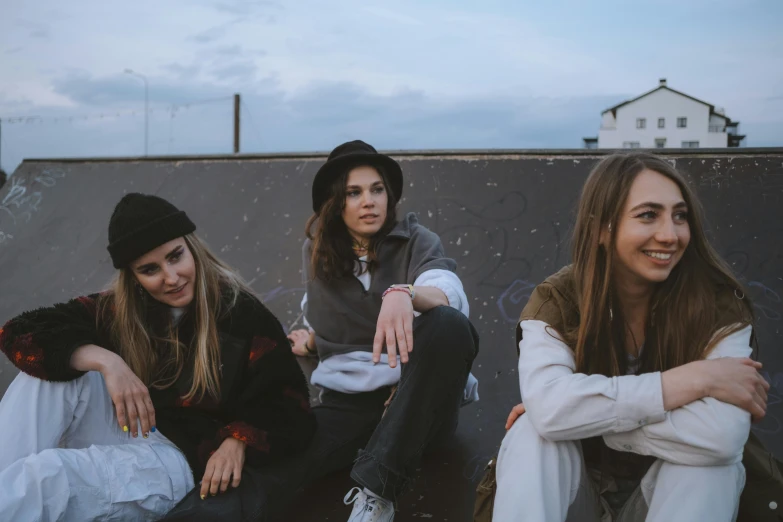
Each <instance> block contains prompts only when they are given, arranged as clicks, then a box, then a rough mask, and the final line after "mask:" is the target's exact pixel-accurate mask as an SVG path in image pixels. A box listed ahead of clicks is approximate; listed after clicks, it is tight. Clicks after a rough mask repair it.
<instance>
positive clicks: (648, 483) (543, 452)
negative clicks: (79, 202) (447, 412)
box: [492, 415, 745, 522]
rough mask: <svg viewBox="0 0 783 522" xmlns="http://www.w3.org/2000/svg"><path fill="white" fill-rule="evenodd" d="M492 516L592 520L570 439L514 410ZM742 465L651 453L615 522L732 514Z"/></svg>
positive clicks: (717, 521) (596, 501) (712, 520)
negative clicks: (545, 432)
mask: <svg viewBox="0 0 783 522" xmlns="http://www.w3.org/2000/svg"><path fill="white" fill-rule="evenodd" d="M496 478H497V494H496V497H495V508H494V512H493V517H492V519H493V520H495V521H497V522H521V521H535V522H541V521H547V522H563V521H567V522H597V521H599V520H600V521H602V522H603V521H606V520H611V515H604V517H603V518H602V513H605V511H604V510H603V509H602V507H601V501H600V498H599V496H598V493H597V490H596V487H595V486H594V485H593V483H592V482H591V480H590V479H589V477H588V474H587V471H586V469H585V465H584V459H583V457H582V446H581V444H580V443H579V442H578V441H563V442H550V441H548V440H546V439H544V438H542V437H541V436H540V435H539V434H538V432H537V431H536V430H535V428H534V427H533V425H532V424H531V423H530V418H529V417H528V416H527V415H522V416H521V417H520V418H518V419H517V421H516V422H515V423H514V425H513V426H512V427H511V429H510V430H509V431H508V433H507V434H506V437H505V438H504V439H503V444H502V445H501V446H500V454H499V455H498V461H497V468H496ZM744 485H745V468H744V467H743V466H742V464H741V463H737V464H732V465H730V466H712V467H698V466H682V465H678V464H672V463H670V462H665V461H662V460H657V461H655V463H654V464H653V465H652V467H651V468H650V470H649V471H648V472H647V474H646V475H645V476H644V478H643V479H642V482H641V485H640V486H639V488H638V489H637V490H636V491H635V492H634V493H633V494H632V495H631V498H630V499H629V500H628V501H627V502H626V504H625V505H624V506H623V508H622V510H621V511H620V512H619V513H618V514H617V517H616V519H615V520H616V521H617V522H642V521H644V520H647V521H652V522H680V521H682V522H699V521H705V522H706V521H709V522H722V521H727V522H728V521H733V520H735V519H736V517H737V510H738V508H739V497H740V494H741V493H742V488H743V487H744Z"/></svg>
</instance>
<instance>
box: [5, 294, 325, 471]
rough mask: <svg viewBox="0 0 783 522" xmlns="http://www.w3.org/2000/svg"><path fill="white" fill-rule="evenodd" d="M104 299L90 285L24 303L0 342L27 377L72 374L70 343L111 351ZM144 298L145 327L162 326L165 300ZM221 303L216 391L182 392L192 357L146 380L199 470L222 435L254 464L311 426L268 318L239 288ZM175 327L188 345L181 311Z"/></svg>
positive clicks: (285, 449) (161, 418)
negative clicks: (75, 293)
mask: <svg viewBox="0 0 783 522" xmlns="http://www.w3.org/2000/svg"><path fill="white" fill-rule="evenodd" d="M104 299H109V300H110V299H111V296H110V295H109V294H93V295H89V296H84V297H78V298H76V299H73V300H71V301H69V302H67V303H61V304H57V305H54V306H52V307H48V308H39V309H36V310H32V311H29V312H25V313H23V314H21V315H19V316H17V317H15V318H13V319H11V320H10V321H8V322H7V323H6V324H5V325H4V326H3V328H2V329H0V350H2V351H3V353H5V355H6V356H7V357H8V359H9V360H10V361H11V362H12V363H13V364H14V365H15V366H16V367H17V368H19V369H20V370H21V371H23V372H25V373H27V374H29V375H31V376H33V377H37V378H39V379H44V380H48V381H69V380H72V379H75V378H78V377H80V376H81V375H82V374H83V372H79V371H76V370H74V369H73V368H72V367H71V365H70V359H71V356H72V355H73V352H74V351H75V350H76V348H78V347H80V346H83V345H85V344H95V345H98V346H101V347H104V348H106V349H108V350H111V351H113V352H115V353H116V352H118V350H117V349H116V347H115V346H113V345H112V342H111V339H110V336H109V331H110V327H111V320H112V318H113V317H112V314H111V312H99V310H104V311H105V310H111V306H110V302H109V306H108V307H104V306H99V301H100V300H104ZM147 302H148V306H147V310H146V312H147V313H146V320H147V323H148V325H149V327H150V328H151V329H152V331H161V330H156V329H161V328H166V327H167V325H168V324H169V321H170V320H171V315H172V314H171V309H170V308H168V307H166V306H164V305H162V304H160V303H158V302H157V301H154V300H152V299H151V298H149V297H148V298H147ZM223 302H224V306H223V307H222V308H223V309H224V310H226V311H225V312H222V313H221V314H220V316H219V317H218V332H219V338H220V349H221V367H220V371H221V397H220V399H219V400H217V401H216V400H213V399H211V398H209V397H208V396H205V398H204V399H203V400H201V401H186V400H183V399H182V397H183V396H184V395H186V394H187V392H188V390H189V389H190V383H191V382H192V376H193V373H192V366H193V364H192V361H187V362H186V363H185V367H184V369H183V371H182V374H181V375H180V376H179V378H178V379H177V381H176V382H175V383H174V384H173V385H172V386H170V387H169V388H167V389H165V390H159V389H155V388H150V397H151V399H152V402H153V405H154V407H155V416H156V422H157V429H159V430H160V431H161V433H163V434H164V435H165V436H166V437H167V438H169V440H171V441H172V442H173V443H174V444H176V445H177V446H178V447H179V448H180V450H181V451H182V452H183V453H184V454H185V457H186V458H187V460H188V463H189V464H190V466H191V469H192V470H193V473H194V476H195V477H198V478H200V477H201V476H202V475H203V472H204V468H205V466H206V463H207V461H208V460H209V457H210V456H211V455H212V453H213V452H214V451H215V450H216V449H217V448H218V447H219V446H220V444H221V443H222V441H223V440H224V439H226V438H227V437H234V438H236V439H239V440H242V441H244V442H245V443H246V452H245V455H246V463H247V464H248V465H251V466H255V467H259V466H263V465H264V464H266V463H269V462H271V461H275V460H278V459H280V458H282V457H285V456H288V455H293V454H296V453H299V452H301V451H303V450H304V449H305V448H306V447H307V445H308V444H309V442H310V440H311V438H312V436H313V434H314V432H315V425H316V423H315V417H314V415H313V413H312V412H311V411H310V403H309V392H308V388H307V382H306V380H305V377H304V375H303V373H302V371H301V369H300V368H299V365H298V363H297V362H296V358H295V356H294V355H293V353H292V352H291V346H290V344H289V342H288V339H287V338H286V335H285V333H284V331H283V328H282V326H281V325H280V322H279V321H278V320H277V318H276V317H275V316H274V315H273V314H272V313H271V312H270V311H269V310H268V309H267V308H266V307H265V306H264V305H263V304H261V302H259V301H258V299H256V298H255V297H254V296H251V295H249V294H247V293H244V292H243V293H240V295H239V296H238V298H237V301H236V304H235V305H234V306H233V307H232V308H230V309H228V304H227V299H226V298H225V297H224V299H223ZM101 303H102V301H101ZM99 313H100V315H101V318H100V320H99V319H98V318H97V315H98V314H99ZM176 327H177V328H178V330H179V331H178V333H179V339H180V341H182V342H185V343H186V344H188V345H189V343H190V341H192V339H193V337H194V327H193V318H192V317H191V314H190V312H189V311H187V310H186V311H185V313H184V314H183V316H182V317H181V319H180V320H179V322H178V323H177V326H176ZM161 349H162V348H161Z"/></svg>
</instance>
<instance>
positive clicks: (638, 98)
mask: <svg viewBox="0 0 783 522" xmlns="http://www.w3.org/2000/svg"><path fill="white" fill-rule="evenodd" d="M661 89H666V90H667V91H671V92H673V93H674V94H679V95H680V96H684V97H686V98H688V99H689V100H693V101H695V102H698V103H701V104H704V105H706V106H707V107H709V108H710V116H712V115H715V116H720V117H721V118H724V119H725V120H726V121H727V122H731V118H729V117H728V116H726V115H725V114H721V113H719V112H715V106H714V105H712V104H711V103H707V102H706V101H704V100H700V99H698V98H694V97H693V96H688V95H687V94H685V93H684V92H680V91H677V90H675V89H672V88H671V87H668V86H666V85H659V86H658V87H656V88H655V89H653V90H651V91H647V92H646V93H644V94H642V95H640V96H637V97H636V98H633V99H630V100H626V101H624V102H622V103H620V104H617V105H615V106H614V107H609V108H608V109H606V110H605V111H603V112H601V114H602V115H603V114H606V113H607V112H609V111H611V112H612V116H615V117H616V116H617V109H619V108H620V107H622V106H624V105H628V104H629V103H633V102H635V101H636V100H640V99H642V98H644V97H645V96H649V95H650V94H652V93H654V92H656V91H660V90H661Z"/></svg>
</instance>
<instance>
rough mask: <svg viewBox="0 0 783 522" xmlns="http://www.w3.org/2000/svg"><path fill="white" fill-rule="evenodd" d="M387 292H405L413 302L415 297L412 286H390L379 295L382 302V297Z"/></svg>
mask: <svg viewBox="0 0 783 522" xmlns="http://www.w3.org/2000/svg"><path fill="white" fill-rule="evenodd" d="M389 292H405V293H406V294H408V295H409V296H410V297H411V301H413V298H414V297H415V296H416V292H415V291H414V290H413V285H391V286H390V287H389V288H387V289H386V290H384V292H383V294H381V300H383V298H384V297H386V295H387V294H388V293H389Z"/></svg>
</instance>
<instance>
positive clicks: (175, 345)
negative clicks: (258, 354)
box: [98, 234, 253, 402]
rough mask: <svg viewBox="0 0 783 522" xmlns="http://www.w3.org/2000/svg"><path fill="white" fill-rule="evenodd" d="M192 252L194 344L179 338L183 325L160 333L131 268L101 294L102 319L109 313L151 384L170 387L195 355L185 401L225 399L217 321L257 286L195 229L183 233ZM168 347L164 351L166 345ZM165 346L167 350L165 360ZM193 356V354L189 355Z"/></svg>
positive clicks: (121, 342) (116, 336)
mask: <svg viewBox="0 0 783 522" xmlns="http://www.w3.org/2000/svg"><path fill="white" fill-rule="evenodd" d="M184 239H185V243H186V244H187V246H188V248H189V249H190V252H191V254H192V255H193V260H194V262H195V265H196V278H195V285H194V295H193V301H192V302H191V304H190V305H189V313H192V314H193V323H194V331H195V335H194V337H193V340H192V342H191V344H190V346H186V345H185V344H184V343H183V342H181V341H180V340H179V335H178V329H177V328H176V326H175V325H174V324H173V321H170V322H169V325H168V328H167V332H166V334H165V335H163V336H157V335H156V333H155V332H153V331H152V329H151V328H150V325H149V324H148V323H147V318H146V304H145V300H147V299H151V298H150V297H149V296H148V295H146V292H142V293H140V292H139V291H138V288H137V283H136V278H135V276H134V275H133V272H132V271H131V270H130V268H122V269H120V270H118V272H117V275H116V276H115V278H114V280H113V281H112V283H111V286H110V289H109V291H108V292H106V293H105V294H103V297H102V299H101V307H100V309H101V313H99V314H98V320H99V321H100V320H102V319H109V318H110V324H111V329H110V335H111V340H112V343H113V344H114V346H116V347H117V348H118V350H119V354H120V356H121V357H122V358H123V360H124V361H125V362H126V364H127V365H128V366H129V367H130V369H131V370H132V371H133V373H135V374H136V375H137V376H138V377H139V379H141V380H142V382H144V384H146V385H147V386H150V387H152V388H157V389H165V388H168V387H170V386H171V385H172V384H174V382H176V380H177V379H178V378H179V376H180V374H181V373H182V370H183V368H184V365H185V362H186V361H187V360H189V359H190V358H192V360H193V382H192V385H191V387H190V390H189V391H188V393H187V394H186V395H185V396H183V397H182V399H183V400H186V401H193V400H194V399H195V401H196V402H198V401H200V400H202V399H203V398H204V395H206V394H208V395H209V396H210V397H212V398H213V399H215V400H218V399H219V398H220V341H219V339H218V330H217V321H218V319H219V318H220V317H221V316H222V315H223V314H225V313H227V312H228V311H229V310H230V309H231V308H232V307H233V306H234V304H235V303H236V300H237V297H238V296H239V294H240V292H243V291H244V292H247V293H249V294H250V295H253V291H252V290H251V289H250V287H249V286H248V285H247V284H246V283H245V282H244V281H243V280H242V278H241V277H240V276H239V274H238V273H237V272H236V271H235V270H234V269H232V268H231V267H230V266H228V265H227V264H225V263H224V262H223V261H221V260H220V259H218V258H217V257H216V256H215V255H214V254H213V253H212V252H211V251H210V250H209V248H208V247H207V245H206V244H205V243H204V242H203V241H202V240H201V239H199V237H198V236H196V235H195V234H188V235H186V236H184ZM166 347H167V348H168V350H161V348H166ZM161 351H163V352H164V353H165V354H166V357H165V358H164V360H161ZM189 356H192V357H189Z"/></svg>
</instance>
